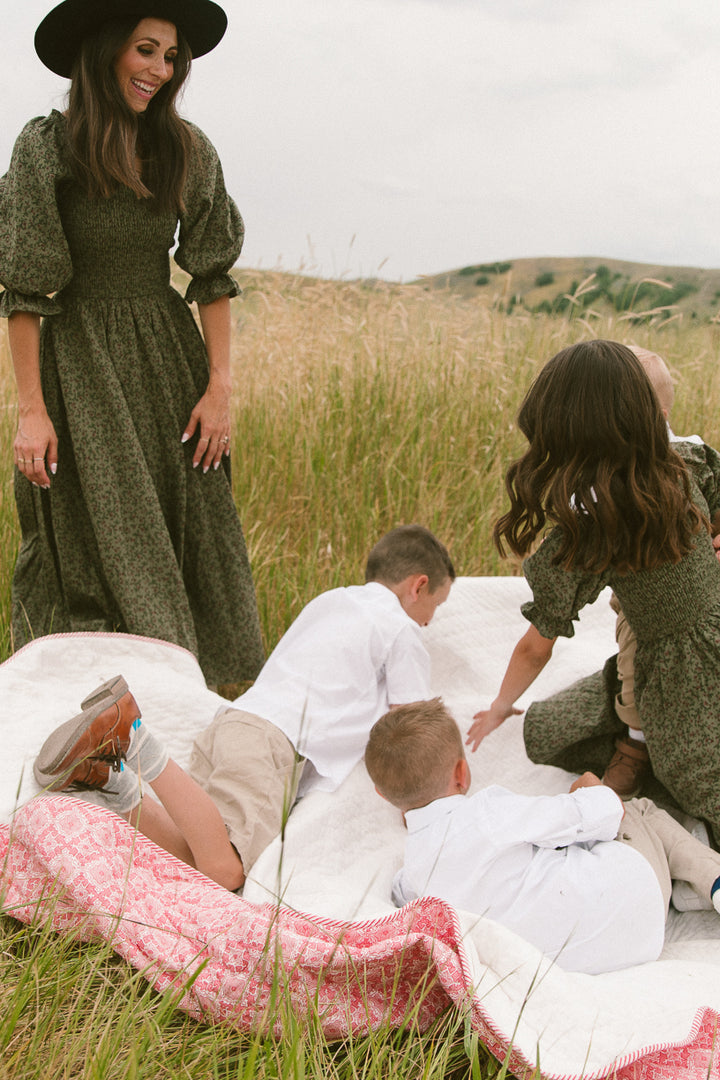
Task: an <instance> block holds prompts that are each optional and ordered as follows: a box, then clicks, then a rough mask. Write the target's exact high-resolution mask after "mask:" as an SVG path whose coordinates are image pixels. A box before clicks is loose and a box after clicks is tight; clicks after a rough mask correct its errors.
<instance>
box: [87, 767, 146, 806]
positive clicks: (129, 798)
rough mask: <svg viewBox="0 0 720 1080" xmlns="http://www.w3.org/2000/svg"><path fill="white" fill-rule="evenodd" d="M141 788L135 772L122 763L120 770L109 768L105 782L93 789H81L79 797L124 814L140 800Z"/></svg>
mask: <svg viewBox="0 0 720 1080" xmlns="http://www.w3.org/2000/svg"><path fill="white" fill-rule="evenodd" d="M142 796H143V790H142V785H141V783H140V779H139V777H138V776H137V773H135V772H133V770H132V769H128V768H127V767H126V766H125V764H123V765H122V767H121V769H120V772H113V770H112V769H111V770H110V775H109V777H108V780H107V783H106V784H105V786H104V787H102V788H96V789H95V790H94V791H83V793H82V795H81V798H83V799H85V801H86V802H91V803H95V805H96V806H107V808H108V809H109V810H114V811H115V813H116V814H120V815H122V816H125V815H126V814H129V813H130V811H131V810H133V809H134V808H135V807H136V806H137V805H138V803H140V801H141V800H142Z"/></svg>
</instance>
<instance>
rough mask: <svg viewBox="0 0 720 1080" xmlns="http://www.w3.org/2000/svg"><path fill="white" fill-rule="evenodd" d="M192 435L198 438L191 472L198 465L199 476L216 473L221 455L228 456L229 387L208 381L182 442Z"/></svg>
mask: <svg viewBox="0 0 720 1080" xmlns="http://www.w3.org/2000/svg"><path fill="white" fill-rule="evenodd" d="M196 431H199V433H200V437H199V439H198V443H197V446H196V447H195V453H194V454H193V468H194V469H195V468H197V466H198V465H199V464H200V463H201V462H202V467H203V472H204V473H206V472H207V471H208V469H209V468H210V466H211V465H212V467H213V468H214V469H217V468H218V466H219V465H220V462H221V461H222V456H223V454H228V455H229V454H230V385H229V383H227V384H226V383H223V382H219V381H215V380H213V379H212V378H211V380H210V382H209V383H208V388H207V390H206V391H205V393H204V394H203V396H202V397H201V398H200V400H199V401H198V403H197V405H196V406H195V408H194V409H193V411H192V412H191V413H190V420H189V421H188V425H187V427H186V428H185V431H184V432H183V436H182V442H187V441H188V439H191V438H192V436H193V435H194V434H195V432H196Z"/></svg>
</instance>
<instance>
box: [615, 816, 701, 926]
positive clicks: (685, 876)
mask: <svg viewBox="0 0 720 1080" xmlns="http://www.w3.org/2000/svg"><path fill="white" fill-rule="evenodd" d="M617 839H618V840H620V841H621V842H622V843H623V844H628V845H629V846H630V847H631V848H634V849H635V851H639V852H640V854H641V855H644V856H645V858H646V859H647V861H648V862H649V863H650V865H651V866H652V868H653V870H654V871H655V876H656V877H657V879H658V881H659V882H660V888H661V889H662V894H663V899H664V901H665V908H666V910H667V908H668V906H669V904H670V894H671V892H672V881H675V880H678V881H687V882H689V884H690V885H692V887H693V889H694V890H695V892H696V893H697V894H698V896H703V897H705V899H707V900H709V899H710V889H711V888H712V886H713V884H714V882H715V881H716V879H717V878H719V877H720V854H718V852H717V851H713V850H712V848H709V847H706V846H705V844H702V843H700V841H699V840H696V839H695V837H694V836H691V835H690V833H689V832H688V831H687V829H684V828H683V827H682V825H680V824H679V823H678V822H677V821H675V819H674V818H672V817H670V814H666V813H665V811H664V810H661V809H660V807H659V806H656V805H655V803H654V802H651V800H650V799H630V800H629V801H628V802H626V803H625V817H624V818H623V819H622V821H621V822H620V829H619V831H618V835H617Z"/></svg>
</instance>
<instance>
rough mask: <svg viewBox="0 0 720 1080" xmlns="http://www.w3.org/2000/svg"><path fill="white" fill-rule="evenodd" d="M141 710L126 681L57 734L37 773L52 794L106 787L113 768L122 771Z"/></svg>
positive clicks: (49, 741) (37, 762)
mask: <svg viewBox="0 0 720 1080" xmlns="http://www.w3.org/2000/svg"><path fill="white" fill-rule="evenodd" d="M140 715H141V714H140V709H139V708H138V705H137V702H136V701H135V698H134V697H133V695H132V694H131V693H130V691H129V690H128V689H127V684H126V683H125V681H124V680H122V683H119V684H118V685H117V687H116V690H115V692H114V693H110V694H106V695H104V696H103V697H102V698H101V700H100V701H97V702H96V704H94V705H92V706H91V707H90V708H88V709H84V710H83V711H82V712H81V713H79V714H78V715H77V716H75V717H73V719H72V720H67V721H66V722H65V723H64V724H61V725H60V727H58V728H56V729H55V731H53V733H52V735H50V736H49V738H48V739H46V740H45V742H44V743H43V746H42V749H41V750H40V753H39V754H38V756H37V758H36V759H35V765H34V767H33V772H34V774H35V779H36V780H37V782H38V784H39V785H40V787H42V788H45V789H46V790H49V791H66V790H67V789H69V788H74V789H75V790H83V789H85V790H87V789H88V788H102V787H104V786H105V784H106V783H107V781H108V778H109V776H110V769H113V770H114V771H115V772H119V771H120V768H121V765H122V762H123V761H124V760H125V758H126V755H127V750H128V746H129V745H130V736H131V734H132V726H133V724H134V723H135V721H136V720H138V719H139V718H140Z"/></svg>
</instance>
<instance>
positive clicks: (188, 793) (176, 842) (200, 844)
mask: <svg viewBox="0 0 720 1080" xmlns="http://www.w3.org/2000/svg"><path fill="white" fill-rule="evenodd" d="M131 750H132V744H131ZM149 783H150V785H151V787H152V789H153V791H154V792H155V794H156V795H157V797H158V798H159V799H160V801H161V803H162V806H158V804H157V803H156V802H154V800H151V799H144V800H143V801H142V803H141V804H140V805H138V806H136V807H135V809H134V810H133V811H132V812H131V813H130V815H129V816H128V820H129V821H130V822H131V823H132V824H133V825H135V826H136V827H137V828H138V829H139V830H140V832H141V833H143V834H144V835H145V836H147V837H148V838H149V839H150V840H153V841H154V842H155V843H156V844H158V846H159V847H162V848H164V849H165V850H166V851H169V852H170V853H171V854H173V855H176V856H177V857H178V858H179V859H182V861H183V862H186V863H188V865H190V866H194V867H195V868H196V869H197V870H200V872H201V873H203V874H205V876H206V877H209V878H212V880H213V881H217V883H218V884H219V885H223V886H224V887H225V888H226V889H230V890H231V891H233V890H235V889H239V888H240V887H241V886H242V884H243V882H244V881H245V873H244V870H243V864H242V861H241V859H240V856H239V855H238V853H237V851H236V850H235V848H234V847H233V846H232V844H231V843H230V840H229V839H228V833H227V829H226V828H225V822H224V821H223V819H222V817H221V816H220V811H219V810H218V808H217V806H216V805H215V803H214V802H213V801H212V799H211V798H210V796H209V795H208V794H207V793H206V792H205V791H203V789H202V788H201V787H200V785H199V784H197V783H196V782H195V781H194V780H193V779H192V777H191V776H189V775H188V774H187V773H186V772H185V771H184V770H183V769H181V768H180V766H179V765H178V764H177V763H176V762H175V761H173V760H172V758H170V759H168V761H167V764H166V765H165V767H164V768H163V769H162V771H161V772H160V774H159V775H158V776H156V777H155V778H154V779H151V780H149Z"/></svg>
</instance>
